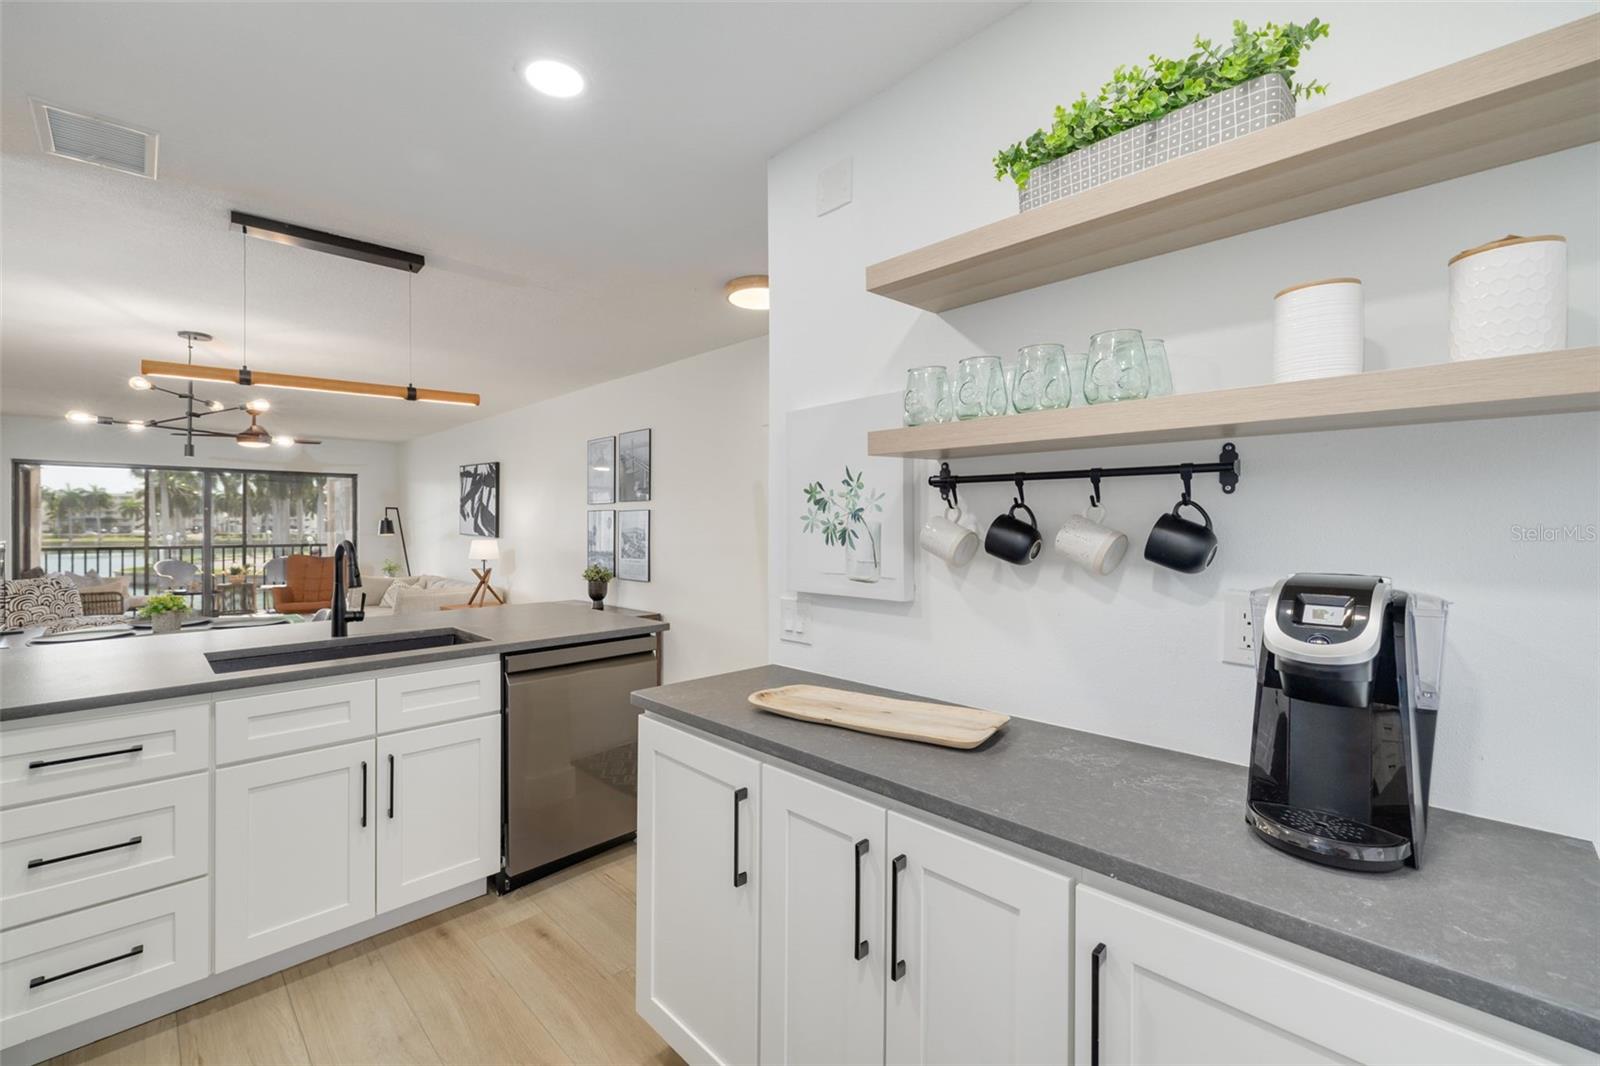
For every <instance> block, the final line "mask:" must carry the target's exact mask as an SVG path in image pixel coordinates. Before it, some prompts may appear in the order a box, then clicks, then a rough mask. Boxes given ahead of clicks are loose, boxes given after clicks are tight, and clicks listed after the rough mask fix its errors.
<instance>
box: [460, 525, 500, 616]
mask: <svg viewBox="0 0 1600 1066" xmlns="http://www.w3.org/2000/svg"><path fill="white" fill-rule="evenodd" d="M467 559H468V560H469V561H470V560H473V559H476V560H478V562H479V563H480V564H481V565H482V566H483V569H482V570H476V569H475V570H473V571H472V573H473V574H474V575H475V576H476V577H477V579H478V584H477V587H476V588H474V589H473V590H472V595H471V596H469V597H467V604H468V606H471V607H482V606H485V605H487V604H488V602H489V597H490V596H493V597H494V598H495V602H496V603H505V602H506V601H505V597H504V596H502V595H500V594H499V593H498V592H496V591H495V590H494V586H493V585H491V584H489V575H490V574H492V573H494V570H493V569H492V568H491V567H490V566H489V564H490V563H493V562H498V561H499V559H500V542H499V541H498V540H491V539H474V540H473V542H472V545H471V546H470V547H469V548H468V549H467Z"/></svg>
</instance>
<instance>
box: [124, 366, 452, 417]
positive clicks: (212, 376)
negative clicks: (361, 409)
mask: <svg viewBox="0 0 1600 1066" xmlns="http://www.w3.org/2000/svg"><path fill="white" fill-rule="evenodd" d="M139 373H141V374H143V375H144V376H145V377H147V378H181V379H183V380H185V381H220V382H226V383H228V384H231V385H247V386H255V385H259V386H261V387H263V388H269V389H300V390H303V391H306V392H336V393H342V394H343V395H346V396H378V397H383V398H386V399H391V400H419V401H421V402H423V403H451V404H460V405H462V406H466V407H476V406H478V404H479V402H480V400H479V396H478V394H477V393H475V392H450V391H449V390H446V389H422V388H418V387H417V386H415V385H384V384H381V383H378V382H373V381H344V380H341V379H339V378H318V377H308V376H306V375H304V374H274V373H272V372H270V371H266V370H256V369H255V368H253V367H240V368H239V369H237V370H233V369H230V368H228V367H225V366H194V365H192V364H189V363H175V362H171V361H169V360H165V359H144V360H141V361H140V363H139Z"/></svg>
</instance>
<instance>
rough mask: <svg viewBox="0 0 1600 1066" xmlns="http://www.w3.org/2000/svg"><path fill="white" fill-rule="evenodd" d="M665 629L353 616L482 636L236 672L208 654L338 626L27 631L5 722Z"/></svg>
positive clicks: (378, 629) (15, 645)
mask: <svg viewBox="0 0 1600 1066" xmlns="http://www.w3.org/2000/svg"><path fill="white" fill-rule="evenodd" d="M666 628H667V624H666V623H665V622H661V621H657V620H653V619H650V618H647V617H643V616H641V615H640V614H639V613H638V612H635V611H627V610H619V609H615V608H608V609H606V610H604V611H596V610H593V609H591V608H589V607H587V606H577V605H575V604H572V603H517V604H507V605H506V606H504V607H489V608H480V609H476V610H465V611H429V612H427V613H424V614H410V615H392V616H389V617H386V618H374V619H372V620H371V621H367V622H352V623H351V624H350V635H351V636H352V637H361V636H372V635H377V634H383V633H415V632H420V631H424V630H440V629H459V630H461V631H463V632H465V633H470V634H472V635H474V636H478V637H482V638H484V639H483V640H481V641H477V642H474V643H470V644H455V645H450V646H447V647H442V648H428V649H425V650H421V651H408V652H391V653H388V654H384V655H367V656H361V657H358V658H353V659H344V660H339V661H333V662H320V663H306V664H299V665H294V666H280V667H272V668H269V669H264V670H246V671H240V672H238V673H229V674H218V673H213V672H212V669H211V665H210V663H209V662H208V661H207V659H206V657H205V653H206V652H209V651H222V650H233V649H239V648H274V649H280V648H284V647H288V646H294V645H316V644H324V643H327V642H329V641H330V640H331V639H332V635H331V626H330V623H328V622H305V623H302V624H299V625H279V626H263V627H260V628H254V629H229V630H198V631H194V632H185V633H173V634H168V635H162V636H148V635H146V636H137V637H124V638H121V639H117V640H101V641H92V642H88V643H83V644H51V645H35V646H31V647H30V646H28V644H27V643H26V638H25V637H8V638H6V639H5V640H4V641H3V642H0V720H4V721H10V720H12V719H16V718H31V717H35V716H38V715H45V714H58V713H61V712H64V711H78V710H83V709H85V708H89V707H108V706H114V705H117V704H127V703H143V702H146V701H149V700H162V699H170V698H174V697H181V696H190V695H200V694H203V693H208V692H217V691H220V690H225V689H236V688H247V687H250V686H252V685H271V684H277V683H278V682H282V681H301V680H305V679H308V678H318V677H331V676H335V675H338V674H353V673H362V672H365V671H371V670H387V669H390V668H393V667H397V666H414V665H416V664H419V663H432V662H443V661H446V660H449V659H471V658H476V657H481V656H484V655H499V654H501V653H503V652H514V651H531V650H533V649H535V648H553V647H559V646H561V645H564V644H588V643H593V642H594V641H599V640H619V639H621V638H623V637H632V636H641V635H643V634H647V633H659V632H661V631H662V630H664V629H666Z"/></svg>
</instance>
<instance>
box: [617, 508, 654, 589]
mask: <svg viewBox="0 0 1600 1066" xmlns="http://www.w3.org/2000/svg"><path fill="white" fill-rule="evenodd" d="M616 571H617V576H618V577H619V578H621V579H622V580H624V581H649V580H650V512H649V511H647V510H643V509H641V510H637V511H618V512H617V566H616Z"/></svg>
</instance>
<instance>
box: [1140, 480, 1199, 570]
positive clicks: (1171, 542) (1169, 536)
mask: <svg viewBox="0 0 1600 1066" xmlns="http://www.w3.org/2000/svg"><path fill="white" fill-rule="evenodd" d="M1185 507H1193V508H1194V509H1195V510H1196V511H1199V512H1200V517H1201V518H1203V519H1205V525H1201V524H1200V523H1199V522H1195V521H1191V520H1190V519H1187V518H1184V517H1183V516H1182V515H1180V514H1179V513H1178V512H1179V511H1181V510H1183V509H1184V508H1185ZM1144 557H1145V558H1146V559H1149V560H1150V561H1151V562H1152V563H1156V564H1158V565H1160V566H1165V567H1167V568H1169V569H1172V570H1176V571H1178V572H1179V573H1182V574H1198V573H1199V572H1200V571H1202V570H1204V569H1205V568H1206V567H1208V566H1210V565H1211V560H1212V559H1215V558H1216V557H1217V535H1216V534H1215V533H1214V532H1212V530H1211V516H1210V515H1208V514H1206V509H1205V508H1204V507H1201V506H1200V505H1199V504H1198V503H1195V502H1194V501H1193V500H1191V499H1189V498H1188V497H1187V496H1185V497H1184V498H1183V499H1181V500H1179V501H1178V505H1177V506H1176V507H1174V508H1173V509H1172V513H1171V514H1164V515H1162V516H1161V517H1160V518H1158V519H1156V524H1155V527H1154V528H1152V529H1151V530H1150V539H1149V540H1146V541H1145V542H1144Z"/></svg>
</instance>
